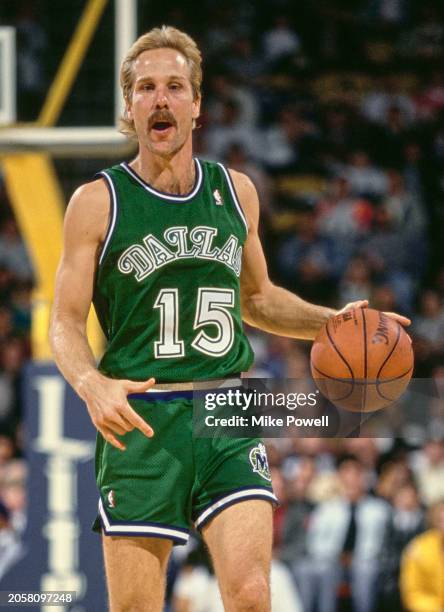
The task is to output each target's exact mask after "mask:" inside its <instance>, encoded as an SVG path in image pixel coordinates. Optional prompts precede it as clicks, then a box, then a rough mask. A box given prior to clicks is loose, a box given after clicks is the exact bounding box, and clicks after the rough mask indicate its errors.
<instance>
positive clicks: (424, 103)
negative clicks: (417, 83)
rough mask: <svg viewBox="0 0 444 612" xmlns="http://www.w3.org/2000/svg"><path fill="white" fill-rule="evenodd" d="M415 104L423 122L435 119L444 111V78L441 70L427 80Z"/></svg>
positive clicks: (434, 72)
mask: <svg viewBox="0 0 444 612" xmlns="http://www.w3.org/2000/svg"><path fill="white" fill-rule="evenodd" d="M415 102H416V112H417V114H418V116H419V117H420V118H421V119H422V120H431V119H435V118H436V117H437V115H438V113H439V112H440V111H441V110H444V76H443V74H442V71H441V70H434V71H433V72H432V75H431V76H429V77H428V78H427V79H425V83H424V88H423V89H422V91H421V92H420V93H419V95H418V97H417V98H416V101H415Z"/></svg>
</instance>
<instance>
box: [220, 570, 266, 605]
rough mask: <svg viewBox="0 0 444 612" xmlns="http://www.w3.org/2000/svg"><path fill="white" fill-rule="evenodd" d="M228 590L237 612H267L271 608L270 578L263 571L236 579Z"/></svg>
mask: <svg viewBox="0 0 444 612" xmlns="http://www.w3.org/2000/svg"><path fill="white" fill-rule="evenodd" d="M228 592H229V595H230V599H231V601H232V603H233V604H234V609H235V610H236V612H237V611H239V612H244V611H245V612H248V611H250V610H251V611H253V610H254V612H267V611H268V610H269V609H270V585H269V580H268V579H267V577H266V576H265V575H264V574H263V573H261V572H257V573H252V574H249V575H248V576H246V577H244V578H243V579H241V580H240V579H236V580H234V581H233V582H232V584H231V585H230V586H229V588H228Z"/></svg>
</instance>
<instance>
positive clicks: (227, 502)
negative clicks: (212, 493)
mask: <svg viewBox="0 0 444 612" xmlns="http://www.w3.org/2000/svg"><path fill="white" fill-rule="evenodd" d="M246 499H265V500H269V501H272V502H274V503H275V504H278V503H279V502H278V499H277V497H276V495H275V494H274V493H273V492H272V491H269V490H268V489H265V488H261V487H249V488H247V489H242V490H240V491H235V492H233V493H229V494H228V495H225V496H224V497H221V498H220V499H218V500H217V501H216V502H214V504H211V506H208V508H206V509H205V510H204V511H203V512H202V513H201V514H200V515H199V516H198V517H197V519H196V520H195V522H194V526H195V527H196V528H200V527H202V525H203V524H204V523H207V522H208V521H209V520H210V519H211V518H213V516H214V515H215V514H218V513H219V512H221V511H222V510H223V509H224V508H226V507H227V506H231V505H233V504H236V503H238V502H241V501H244V500H246Z"/></svg>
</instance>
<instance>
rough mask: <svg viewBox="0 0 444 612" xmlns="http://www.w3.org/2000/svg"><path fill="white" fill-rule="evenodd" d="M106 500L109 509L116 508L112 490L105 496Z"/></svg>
mask: <svg viewBox="0 0 444 612" xmlns="http://www.w3.org/2000/svg"><path fill="white" fill-rule="evenodd" d="M107 500H108V506H109V507H110V508H115V507H116V500H115V497H114V491H113V490H112V489H111V491H110V492H109V493H108V495H107Z"/></svg>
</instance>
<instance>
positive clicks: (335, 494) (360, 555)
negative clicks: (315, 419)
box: [171, 438, 444, 612]
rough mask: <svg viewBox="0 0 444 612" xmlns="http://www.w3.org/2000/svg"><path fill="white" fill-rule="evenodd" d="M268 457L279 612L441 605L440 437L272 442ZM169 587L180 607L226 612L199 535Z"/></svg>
mask: <svg viewBox="0 0 444 612" xmlns="http://www.w3.org/2000/svg"><path fill="white" fill-rule="evenodd" d="M268 457H269V463H270V468H271V474H272V479H273V487H274V489H275V492H276V494H277V496H278V497H279V499H280V502H281V505H280V506H279V508H278V509H277V510H276V511H275V513H274V550H273V564H272V572H271V590H272V601H273V606H272V609H273V612H316V611H318V612H346V611H347V612H352V611H353V612H402V611H403V610H408V611H409V612H421V611H423V612H439V611H440V610H442V609H443V605H444V584H443V576H444V554H443V545H442V543H443V539H444V443H443V442H442V441H436V440H429V441H427V442H426V443H425V444H424V445H422V446H421V447H419V448H416V449H411V448H410V449H408V448H407V447H406V446H405V445H403V444H402V443H400V441H397V442H394V441H393V440H389V439H370V438H353V439H352V438H350V439H347V440H321V439H319V438H307V439H298V440H295V439H293V440H290V439H280V440H273V441H271V440H269V443H268ZM184 556H185V561H183V557H184ZM177 574H178V576H177ZM171 583H172V584H171V591H172V595H173V610H174V611H175V612H185V611H196V612H198V611H202V612H203V611H205V612H216V611H219V612H222V610H223V607H222V606H221V602H220V598H219V595H218V591H217V586H216V582H215V578H214V576H213V574H212V571H211V568H210V567H209V563H208V559H207V558H206V557H205V552H204V550H203V548H202V546H201V544H200V543H199V542H198V541H197V540H196V541H194V542H193V543H192V545H191V546H189V547H188V550H187V551H181V550H179V549H176V552H175V554H174V556H173V565H172V571H171Z"/></svg>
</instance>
